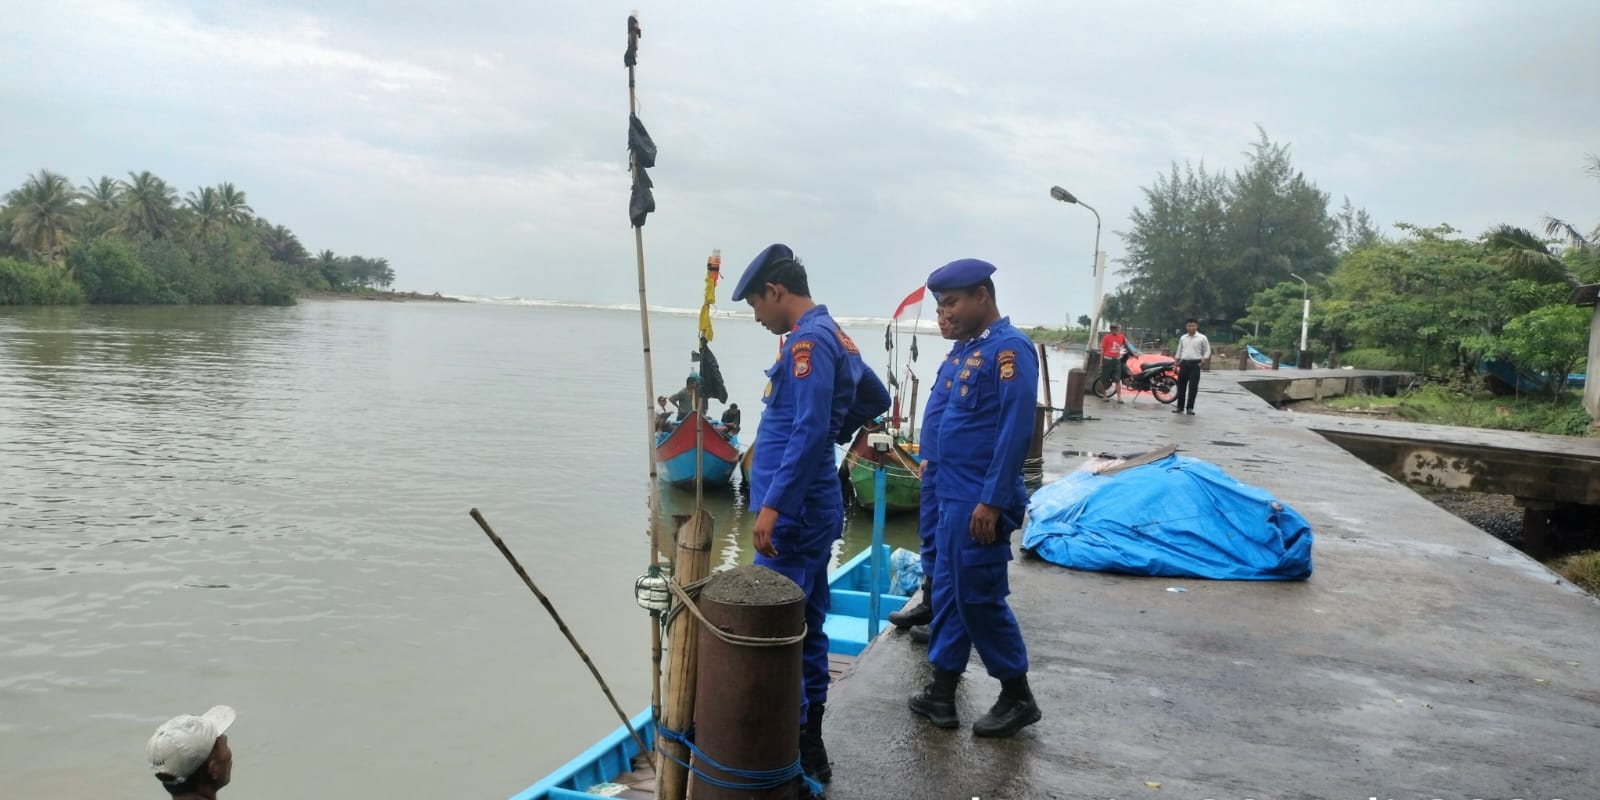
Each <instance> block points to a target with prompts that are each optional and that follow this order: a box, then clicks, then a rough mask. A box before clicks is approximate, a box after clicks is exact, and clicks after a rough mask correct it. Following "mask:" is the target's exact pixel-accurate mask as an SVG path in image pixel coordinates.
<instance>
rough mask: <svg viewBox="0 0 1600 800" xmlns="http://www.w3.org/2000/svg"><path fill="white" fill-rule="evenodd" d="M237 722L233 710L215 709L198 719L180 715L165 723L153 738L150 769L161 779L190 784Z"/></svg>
mask: <svg viewBox="0 0 1600 800" xmlns="http://www.w3.org/2000/svg"><path fill="white" fill-rule="evenodd" d="M233 718H234V713H233V709H231V708H229V707H227V706H212V707H211V710H210V711H207V712H206V713H204V714H202V715H200V716H198V717H197V716H195V715H193V714H180V715H178V716H176V717H173V718H172V719H169V720H167V721H166V722H163V723H162V724H161V727H159V728H156V732H155V735H154V736H151V737H150V745H149V752H150V769H151V770H152V771H154V772H155V773H156V774H157V775H170V776H172V778H173V781H171V782H174V783H176V782H178V781H183V780H186V779H187V778H188V777H189V776H190V775H193V774H194V773H195V770H198V769H200V767H201V766H202V765H204V764H205V763H206V759H208V758H210V757H211V749H212V748H213V747H215V746H216V744H217V739H218V738H219V737H221V736H222V734H224V733H226V732H227V731H228V726H229V725H232V724H233Z"/></svg>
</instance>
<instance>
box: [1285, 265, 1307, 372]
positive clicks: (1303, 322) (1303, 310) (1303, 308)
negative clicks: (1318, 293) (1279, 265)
mask: <svg viewBox="0 0 1600 800" xmlns="http://www.w3.org/2000/svg"><path fill="white" fill-rule="evenodd" d="M1289 277H1291V278H1294V279H1295V280H1297V281H1299V282H1300V291H1301V304H1300V355H1298V356H1297V357H1296V358H1295V361H1299V360H1300V359H1302V358H1305V352H1306V327H1307V326H1308V325H1309V324H1310V323H1311V284H1309V283H1306V279H1305V278H1302V277H1300V276H1299V275H1296V274H1294V273H1293V272H1291V273H1289Z"/></svg>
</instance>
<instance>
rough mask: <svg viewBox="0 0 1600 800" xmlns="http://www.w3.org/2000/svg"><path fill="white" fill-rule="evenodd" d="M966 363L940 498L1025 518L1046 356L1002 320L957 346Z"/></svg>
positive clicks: (958, 379)
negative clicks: (1025, 466) (1028, 462)
mask: <svg viewBox="0 0 1600 800" xmlns="http://www.w3.org/2000/svg"><path fill="white" fill-rule="evenodd" d="M957 350H958V353H957V354H958V356H959V358H960V360H961V363H960V365H959V366H957V370H958V371H957V372H956V376H955V379H954V380H953V381H952V384H951V388H950V396H949V397H948V398H946V399H945V406H944V412H943V414H942V415H941V416H940V418H939V422H938V430H937V432H936V437H935V438H936V439H937V443H936V444H935V445H934V447H935V452H936V453H937V455H938V459H939V462H938V463H939V500H940V502H944V501H947V500H956V501H969V502H970V501H975V502H979V503H985V504H987V505H991V506H997V507H999V508H1000V509H1001V510H1002V511H1008V512H1011V513H1013V514H1016V515H1017V516H1018V519H1016V520H1013V522H1014V523H1020V514H1021V511H1022V510H1023V509H1024V508H1026V506H1027V500H1028V495H1027V490H1026V488H1025V487H1024V486H1023V483H1022V461H1023V459H1025V458H1026V457H1027V455H1028V445H1029V444H1031V443H1032V441H1033V427H1034V414H1035V410H1034V409H1035V406H1036V404H1037V403H1038V397H1039V386H1038V383H1039V357H1038V354H1037V353H1035V352H1034V349H1033V341H1032V340H1030V339H1029V338H1028V337H1027V336H1026V335H1024V334H1023V333H1022V332H1021V331H1019V330H1017V329H1016V328H1013V327H1011V318H1010V317H1001V318H1000V319H998V320H996V321H995V322H994V324H992V325H990V326H989V328H988V329H987V330H985V331H984V332H983V333H982V334H980V335H978V336H976V337H974V338H972V339H970V340H968V341H966V342H962V343H961V345H960V346H959V347H958V348H957Z"/></svg>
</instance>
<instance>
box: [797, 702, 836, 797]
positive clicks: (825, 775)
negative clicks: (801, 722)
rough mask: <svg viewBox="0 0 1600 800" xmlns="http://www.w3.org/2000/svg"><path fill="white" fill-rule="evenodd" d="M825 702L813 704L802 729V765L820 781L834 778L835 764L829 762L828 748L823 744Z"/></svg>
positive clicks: (808, 773) (825, 781) (807, 772)
mask: <svg viewBox="0 0 1600 800" xmlns="http://www.w3.org/2000/svg"><path fill="white" fill-rule="evenodd" d="M827 709H828V707H827V706H826V705H825V704H818V705H814V706H811V709H810V711H809V712H808V713H807V716H806V724H805V727H802V728H801V729H800V766H801V768H803V769H804V770H805V771H806V774H807V775H810V776H811V777H813V778H815V779H817V781H818V782H819V783H827V782H828V781H830V780H833V766H832V765H831V764H829V763H828V748H826V747H824V746H823V744H822V714H823V712H825V711H827Z"/></svg>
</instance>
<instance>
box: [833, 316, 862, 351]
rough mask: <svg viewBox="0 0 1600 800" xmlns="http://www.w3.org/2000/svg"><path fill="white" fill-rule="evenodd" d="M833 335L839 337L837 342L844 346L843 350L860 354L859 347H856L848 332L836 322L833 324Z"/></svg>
mask: <svg viewBox="0 0 1600 800" xmlns="http://www.w3.org/2000/svg"><path fill="white" fill-rule="evenodd" d="M833 335H834V336H836V337H838V338H839V344H841V345H843V346H844V350H845V352H847V353H855V354H857V355H860V353H861V349H860V348H858V347H856V343H855V340H853V339H851V338H850V334H848V333H845V332H844V329H843V328H841V327H839V326H838V325H837V324H835V325H834V326H833Z"/></svg>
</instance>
